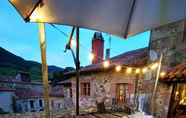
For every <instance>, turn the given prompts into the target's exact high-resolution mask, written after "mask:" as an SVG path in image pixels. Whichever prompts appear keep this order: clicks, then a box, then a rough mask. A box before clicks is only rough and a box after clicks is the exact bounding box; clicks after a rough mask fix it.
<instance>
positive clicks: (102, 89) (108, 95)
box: [71, 71, 136, 108]
mask: <svg viewBox="0 0 186 118" xmlns="http://www.w3.org/2000/svg"><path fill="white" fill-rule="evenodd" d="M135 78H136V77H135V75H132V74H131V75H130V74H129V75H128V74H126V72H115V71H109V72H100V73H92V74H89V75H81V77H80V84H81V83H82V82H90V84H91V92H90V96H81V91H80V90H81V88H80V89H79V93H80V101H79V102H80V107H81V108H86V107H96V102H99V101H102V100H103V101H105V105H106V106H107V107H111V105H112V99H113V98H116V84H118V83H125V84H126V89H127V90H128V93H127V97H128V101H129V102H133V98H132V97H133V94H134V80H135ZM71 82H72V93H73V96H72V97H73V102H74V104H75V102H76V84H75V78H74V77H73V78H71ZM80 87H81V86H80ZM129 102H128V103H129Z"/></svg>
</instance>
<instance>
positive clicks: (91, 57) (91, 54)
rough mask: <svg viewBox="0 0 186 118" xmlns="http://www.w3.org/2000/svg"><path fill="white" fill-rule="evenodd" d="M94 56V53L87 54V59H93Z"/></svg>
mask: <svg viewBox="0 0 186 118" xmlns="http://www.w3.org/2000/svg"><path fill="white" fill-rule="evenodd" d="M94 58H95V55H94V54H93V53H90V54H89V59H90V60H91V61H93V60H94Z"/></svg>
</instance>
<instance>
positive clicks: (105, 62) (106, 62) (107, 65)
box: [103, 60, 110, 68]
mask: <svg viewBox="0 0 186 118" xmlns="http://www.w3.org/2000/svg"><path fill="white" fill-rule="evenodd" d="M109 66H110V62H109V61H108V60H106V61H104V62H103V67H104V68H108V67H109Z"/></svg>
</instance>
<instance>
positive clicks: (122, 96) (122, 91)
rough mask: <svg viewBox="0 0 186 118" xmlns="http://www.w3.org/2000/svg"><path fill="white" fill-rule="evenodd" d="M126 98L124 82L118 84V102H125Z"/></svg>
mask: <svg viewBox="0 0 186 118" xmlns="http://www.w3.org/2000/svg"><path fill="white" fill-rule="evenodd" d="M125 99H126V88H125V84H124V83H120V84H117V85H116V100H117V103H118V104H123V103H124V102H125Z"/></svg>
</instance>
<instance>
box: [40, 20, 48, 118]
mask: <svg viewBox="0 0 186 118" xmlns="http://www.w3.org/2000/svg"><path fill="white" fill-rule="evenodd" d="M38 25H39V38H40V49H41V61H42V80H43V88H44V90H43V94H44V105H45V106H44V111H45V118H50V110H49V85H48V66H47V61H46V42H45V24H44V23H38Z"/></svg>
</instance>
